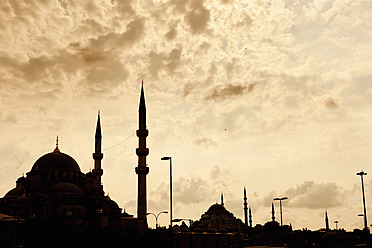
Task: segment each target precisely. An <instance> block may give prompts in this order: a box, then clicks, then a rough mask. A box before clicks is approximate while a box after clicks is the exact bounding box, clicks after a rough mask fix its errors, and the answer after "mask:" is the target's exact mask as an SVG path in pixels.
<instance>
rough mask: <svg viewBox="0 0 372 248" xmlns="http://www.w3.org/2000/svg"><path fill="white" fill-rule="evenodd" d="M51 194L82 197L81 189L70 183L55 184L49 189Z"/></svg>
mask: <svg viewBox="0 0 372 248" xmlns="http://www.w3.org/2000/svg"><path fill="white" fill-rule="evenodd" d="M51 193H52V194H54V195H83V194H84V193H83V191H82V189H80V188H79V187H78V186H77V185H75V184H72V183H66V182H63V183H57V184H55V185H53V187H52V188H51Z"/></svg>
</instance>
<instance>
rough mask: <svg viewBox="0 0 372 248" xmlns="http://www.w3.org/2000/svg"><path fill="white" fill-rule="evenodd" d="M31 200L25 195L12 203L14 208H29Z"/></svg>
mask: <svg viewBox="0 0 372 248" xmlns="http://www.w3.org/2000/svg"><path fill="white" fill-rule="evenodd" d="M30 202H31V198H30V197H28V196H25V195H22V196H19V197H17V199H15V200H14V201H13V203H12V205H13V206H15V207H21V206H30Z"/></svg>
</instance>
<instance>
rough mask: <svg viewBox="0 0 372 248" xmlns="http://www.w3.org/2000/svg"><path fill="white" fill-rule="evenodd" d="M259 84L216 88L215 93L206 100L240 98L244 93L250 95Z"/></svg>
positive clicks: (229, 85) (230, 85)
mask: <svg viewBox="0 0 372 248" xmlns="http://www.w3.org/2000/svg"><path fill="white" fill-rule="evenodd" d="M256 85H257V83H251V84H248V85H233V84H228V85H227V86H225V87H221V86H216V87H215V88H214V90H213V92H212V93H211V94H210V95H209V96H207V97H206V98H205V99H206V100H225V99H227V98H230V97H234V96H240V95H243V94H244V93H250V92H252V91H253V89H254V88H255V87H256Z"/></svg>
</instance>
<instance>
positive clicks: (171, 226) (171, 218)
mask: <svg viewBox="0 0 372 248" xmlns="http://www.w3.org/2000/svg"><path fill="white" fill-rule="evenodd" d="M161 160H169V205H170V206H169V209H170V226H169V227H170V229H172V228H173V225H172V220H173V210H172V205H173V200H172V194H173V193H172V158H171V157H162V158H161Z"/></svg>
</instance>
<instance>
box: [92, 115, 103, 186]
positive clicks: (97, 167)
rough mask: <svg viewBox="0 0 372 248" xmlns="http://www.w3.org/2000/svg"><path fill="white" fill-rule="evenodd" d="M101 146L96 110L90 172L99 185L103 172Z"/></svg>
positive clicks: (99, 125)
mask: <svg viewBox="0 0 372 248" xmlns="http://www.w3.org/2000/svg"><path fill="white" fill-rule="evenodd" d="M101 147H102V133H101V120H100V112H99V111H98V119H97V127H96V135H95V149H94V153H93V159H94V169H93V171H92V173H93V174H94V175H96V176H97V178H98V185H101V177H102V174H103V170H102V169H101V160H102V158H103V153H102V152H101Z"/></svg>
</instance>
